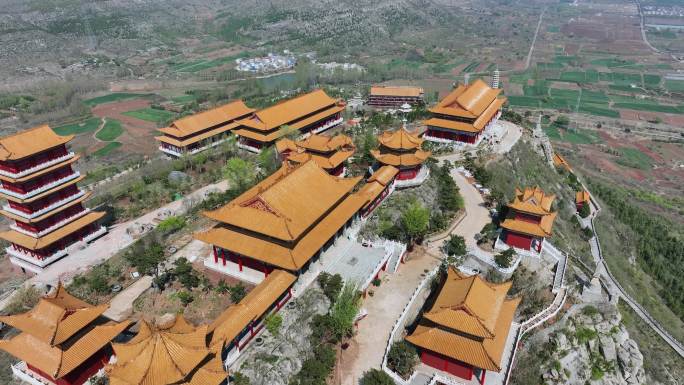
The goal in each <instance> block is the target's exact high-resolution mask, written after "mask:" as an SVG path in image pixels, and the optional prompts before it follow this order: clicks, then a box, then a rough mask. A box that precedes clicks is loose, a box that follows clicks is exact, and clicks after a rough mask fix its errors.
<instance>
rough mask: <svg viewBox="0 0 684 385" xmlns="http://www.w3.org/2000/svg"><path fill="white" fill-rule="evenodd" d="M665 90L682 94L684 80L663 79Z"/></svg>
mask: <svg viewBox="0 0 684 385" xmlns="http://www.w3.org/2000/svg"><path fill="white" fill-rule="evenodd" d="M665 88H667V89H668V90H670V91H675V92H677V91H679V92H684V80H670V79H665Z"/></svg>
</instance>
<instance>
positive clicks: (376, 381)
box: [359, 369, 394, 385]
mask: <svg viewBox="0 0 684 385" xmlns="http://www.w3.org/2000/svg"><path fill="white" fill-rule="evenodd" d="M359 385H394V380H393V379H392V377H390V376H389V374H387V373H385V372H383V371H382V370H379V369H371V370H369V371H367V372H366V373H364V374H363V377H361V381H360V382H359Z"/></svg>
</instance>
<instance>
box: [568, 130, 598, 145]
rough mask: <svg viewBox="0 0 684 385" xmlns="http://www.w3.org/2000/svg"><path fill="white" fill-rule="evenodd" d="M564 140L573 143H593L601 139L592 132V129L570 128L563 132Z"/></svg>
mask: <svg viewBox="0 0 684 385" xmlns="http://www.w3.org/2000/svg"><path fill="white" fill-rule="evenodd" d="M562 140H563V141H564V142H569V143H573V144H591V143H596V142H598V141H599V138H598V136H597V135H596V134H595V133H593V132H591V131H586V130H572V131H570V130H568V131H565V132H563V139H562Z"/></svg>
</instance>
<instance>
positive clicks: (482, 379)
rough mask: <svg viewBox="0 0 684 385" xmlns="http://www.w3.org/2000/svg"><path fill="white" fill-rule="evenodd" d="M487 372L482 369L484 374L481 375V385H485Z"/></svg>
mask: <svg viewBox="0 0 684 385" xmlns="http://www.w3.org/2000/svg"><path fill="white" fill-rule="evenodd" d="M486 373H487V371H486V370H484V369H482V374H481V375H480V385H484V382H485V374H486Z"/></svg>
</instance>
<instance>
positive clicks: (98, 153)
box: [93, 142, 121, 156]
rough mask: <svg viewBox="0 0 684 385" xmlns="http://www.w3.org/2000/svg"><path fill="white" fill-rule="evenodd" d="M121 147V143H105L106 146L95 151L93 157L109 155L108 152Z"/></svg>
mask: <svg viewBox="0 0 684 385" xmlns="http://www.w3.org/2000/svg"><path fill="white" fill-rule="evenodd" d="M119 147H121V143H119V142H109V143H107V145H106V146H104V147H102V148H101V149H99V150H97V151H95V152H94V153H93V155H95V156H105V155H107V154H109V153H110V152H112V151H114V150H116V149H117V148H119Z"/></svg>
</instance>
